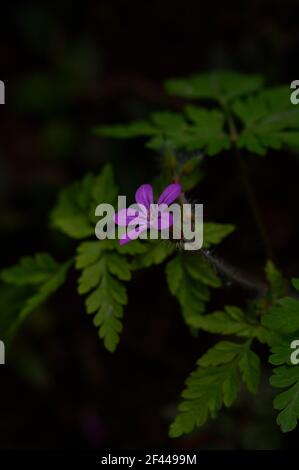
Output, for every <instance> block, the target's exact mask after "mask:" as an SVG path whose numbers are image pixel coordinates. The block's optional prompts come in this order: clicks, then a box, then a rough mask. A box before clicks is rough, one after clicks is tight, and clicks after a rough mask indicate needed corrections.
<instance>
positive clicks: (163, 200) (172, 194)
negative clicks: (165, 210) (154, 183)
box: [158, 183, 181, 206]
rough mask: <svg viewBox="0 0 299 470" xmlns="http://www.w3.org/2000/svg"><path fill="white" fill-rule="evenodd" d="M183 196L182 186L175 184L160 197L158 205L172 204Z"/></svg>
mask: <svg viewBox="0 0 299 470" xmlns="http://www.w3.org/2000/svg"><path fill="white" fill-rule="evenodd" d="M180 194H181V185H180V184H179V183H173V184H170V185H169V186H166V188H165V189H164V191H163V193H162V194H161V196H160V197H159V200H158V204H167V205H168V206H169V204H171V203H172V202H173V201H175V199H176V198H177V197H178V196H179V195H180Z"/></svg>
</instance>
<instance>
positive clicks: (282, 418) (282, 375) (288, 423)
mask: <svg viewBox="0 0 299 470" xmlns="http://www.w3.org/2000/svg"><path fill="white" fill-rule="evenodd" d="M270 383H271V385H272V386H273V387H278V388H286V387H290V388H288V390H286V391H284V392H282V393H279V394H278V395H277V396H276V397H275V399H274V402H273V405H274V408H275V409H276V410H281V411H280V413H279V414H278V416H277V424H278V425H279V426H280V427H281V430H282V432H289V431H293V430H294V429H295V428H296V426H297V421H298V419H299V368H298V367H294V366H291V367H290V366H281V367H277V368H276V369H274V370H273V375H272V377H271V379H270Z"/></svg>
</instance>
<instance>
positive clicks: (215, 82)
mask: <svg viewBox="0 0 299 470" xmlns="http://www.w3.org/2000/svg"><path fill="white" fill-rule="evenodd" d="M262 84H263V78H262V77H261V76H259V75H246V74H241V73H237V72H232V71H221V70H218V71H217V70H215V71H214V72H210V73H204V74H200V75H193V76H191V77H186V78H178V79H177V78H175V79H171V80H167V81H166V83H165V88H166V90H167V91H168V92H169V93H171V94H175V95H178V96H182V97H184V98H192V99H211V100H215V101H217V102H218V103H227V102H230V101H233V100H234V99H236V98H238V97H240V96H243V95H247V94H249V93H252V92H254V91H256V90H258V89H260V88H261V86H262Z"/></svg>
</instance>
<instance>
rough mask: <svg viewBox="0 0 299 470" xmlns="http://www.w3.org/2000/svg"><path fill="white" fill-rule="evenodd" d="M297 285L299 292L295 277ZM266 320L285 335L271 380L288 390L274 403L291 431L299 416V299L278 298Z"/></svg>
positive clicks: (283, 425)
mask: <svg viewBox="0 0 299 470" xmlns="http://www.w3.org/2000/svg"><path fill="white" fill-rule="evenodd" d="M293 285H294V287H295V288H296V290H298V291H299V284H298V279H293ZM263 323H264V324H265V325H268V326H271V327H272V328H273V329H274V330H277V332H279V334H280V335H283V336H282V337H281V338H280V339H279V340H277V341H276V343H275V344H274V345H273V346H272V348H271V353H272V354H271V356H270V358H269V361H270V363H271V364H272V365H274V366H278V367H275V368H274V369H273V375H272V376H271V378H270V383H271V385H272V386H273V387H276V388H285V389H286V390H285V391H283V392H281V393H279V394H278V395H277V396H276V397H275V399H274V403H273V405H274V408H275V409H276V410H279V411H280V413H279V414H278V417H277V424H278V425H279V426H280V427H281V430H282V431H283V432H288V431H292V430H293V429H295V428H296V426H297V420H298V419H299V368H298V366H295V365H294V364H292V363H291V354H292V351H293V350H292V349H291V343H292V341H293V340H295V339H298V338H299V336H298V333H299V301H298V300H296V299H294V298H291V297H285V298H283V299H281V300H278V301H277V302H276V304H275V305H274V306H273V307H272V308H271V309H270V311H269V312H268V313H267V314H266V315H264V317H263ZM291 333H293V335H292V336H290V334H291Z"/></svg>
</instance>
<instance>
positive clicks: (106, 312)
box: [76, 240, 131, 352]
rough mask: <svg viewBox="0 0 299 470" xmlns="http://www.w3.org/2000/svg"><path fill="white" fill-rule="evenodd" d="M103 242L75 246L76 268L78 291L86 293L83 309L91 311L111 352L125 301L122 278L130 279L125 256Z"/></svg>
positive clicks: (115, 344) (129, 267)
mask: <svg viewBox="0 0 299 470" xmlns="http://www.w3.org/2000/svg"><path fill="white" fill-rule="evenodd" d="M105 241H106V240H105ZM105 241H96V242H83V243H82V244H81V245H79V247H78V256H77V259H76V267H77V268H78V269H81V270H82V274H81V276H80V278H79V287H78V292H79V294H87V293H89V296H88V297H87V299H86V311H87V313H90V314H91V313H92V314H95V317H94V324H95V326H96V327H97V328H99V336H100V338H102V339H103V340H104V345H105V347H106V348H107V349H108V350H109V351H111V352H113V351H115V349H116V346H117V344H118V342H119V334H120V332H121V331H122V323H121V319H122V316H123V306H124V305H126V303H127V293H126V288H125V286H124V284H123V282H122V281H129V280H130V279H131V266H130V264H129V263H128V261H127V260H126V257H125V256H123V255H121V254H120V253H117V252H113V251H112V250H113V245H112V244H109V241H107V242H108V243H105ZM90 292H91V293H90Z"/></svg>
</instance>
